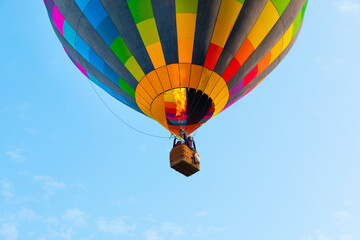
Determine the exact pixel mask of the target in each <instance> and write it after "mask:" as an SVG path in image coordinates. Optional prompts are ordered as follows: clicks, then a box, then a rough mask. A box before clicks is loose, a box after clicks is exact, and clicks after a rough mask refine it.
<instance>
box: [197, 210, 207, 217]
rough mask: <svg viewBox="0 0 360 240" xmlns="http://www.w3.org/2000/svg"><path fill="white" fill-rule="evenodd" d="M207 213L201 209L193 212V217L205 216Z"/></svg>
mask: <svg viewBox="0 0 360 240" xmlns="http://www.w3.org/2000/svg"><path fill="white" fill-rule="evenodd" d="M207 215H208V212H207V211H201V212H198V213H196V214H195V217H205V216H207Z"/></svg>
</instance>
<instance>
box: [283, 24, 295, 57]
mask: <svg viewBox="0 0 360 240" xmlns="http://www.w3.org/2000/svg"><path fill="white" fill-rule="evenodd" d="M293 31H294V25H293V24H292V25H291V26H290V28H289V29H288V30H287V32H286V33H285V35H284V36H283V46H282V49H281V52H282V51H284V50H285V48H286V47H287V46H288V45H289V43H290V42H291V39H292V34H293Z"/></svg>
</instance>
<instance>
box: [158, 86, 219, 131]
mask: <svg viewBox="0 0 360 240" xmlns="http://www.w3.org/2000/svg"><path fill="white" fill-rule="evenodd" d="M159 97H160V98H162V97H163V98H164V101H163V102H164V110H165V116H166V121H167V124H168V126H189V125H198V124H200V125H201V124H203V123H205V122H206V121H207V120H209V119H210V118H211V117H212V116H213V115H214V112H215V104H214V102H213V100H212V99H211V98H210V97H209V96H208V95H207V94H205V93H204V92H203V91H201V90H196V89H194V88H175V89H171V90H169V91H166V92H164V93H163V94H162V95H160V96H159ZM161 102H162V101H161Z"/></svg>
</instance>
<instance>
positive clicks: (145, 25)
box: [137, 18, 160, 47]
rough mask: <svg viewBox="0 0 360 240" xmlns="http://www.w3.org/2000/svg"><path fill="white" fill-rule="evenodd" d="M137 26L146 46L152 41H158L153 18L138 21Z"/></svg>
mask: <svg viewBox="0 0 360 240" xmlns="http://www.w3.org/2000/svg"><path fill="white" fill-rule="evenodd" d="M137 28H138V30H139V32H140V35H141V38H142V40H143V41H144V44H145V46H146V47H147V46H149V45H151V44H153V43H157V42H160V38H159V34H158V30H157V27H156V23H155V18H152V19H148V20H146V21H143V22H141V23H138V24H137Z"/></svg>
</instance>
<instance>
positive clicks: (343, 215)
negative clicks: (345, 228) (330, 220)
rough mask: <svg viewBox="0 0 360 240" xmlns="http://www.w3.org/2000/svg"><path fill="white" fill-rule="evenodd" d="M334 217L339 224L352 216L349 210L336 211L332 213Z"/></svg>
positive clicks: (347, 220)
mask: <svg viewBox="0 0 360 240" xmlns="http://www.w3.org/2000/svg"><path fill="white" fill-rule="evenodd" d="M333 215H334V217H335V218H336V219H337V220H338V223H339V224H345V223H347V222H349V221H350V220H351V218H352V215H351V213H350V212H349V211H345V210H342V211H336V212H334V213H333Z"/></svg>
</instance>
